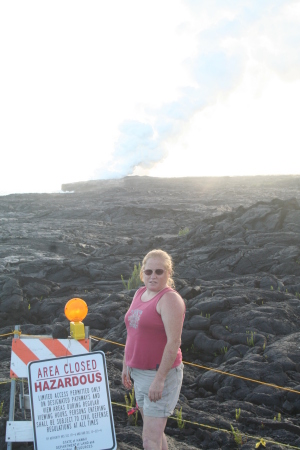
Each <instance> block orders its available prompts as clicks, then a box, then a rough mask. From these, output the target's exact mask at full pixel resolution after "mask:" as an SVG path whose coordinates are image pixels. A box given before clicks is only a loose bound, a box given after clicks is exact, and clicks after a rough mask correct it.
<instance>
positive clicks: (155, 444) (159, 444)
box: [140, 408, 168, 450]
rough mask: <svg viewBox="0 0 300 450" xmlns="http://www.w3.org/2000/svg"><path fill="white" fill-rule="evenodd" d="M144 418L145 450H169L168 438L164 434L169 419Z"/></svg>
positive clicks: (141, 410)
mask: <svg viewBox="0 0 300 450" xmlns="http://www.w3.org/2000/svg"><path fill="white" fill-rule="evenodd" d="M140 412H141V414H142V417H143V447H144V449H145V450H168V443H167V438H166V435H165V433H164V430H165V427H166V423H167V417H150V416H144V412H143V409H142V408H140Z"/></svg>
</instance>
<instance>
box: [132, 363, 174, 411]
mask: <svg viewBox="0 0 300 450" xmlns="http://www.w3.org/2000/svg"><path fill="white" fill-rule="evenodd" d="M156 373H157V372H156V371H155V370H141V369H134V368H132V369H131V373H130V375H131V378H132V379H133V381H134V392H135V398H136V401H137V404H138V406H139V407H140V408H143V413H144V415H145V416H151V417H169V416H171V415H172V414H173V411H174V408H175V406H176V405H177V402H178V399H179V394H180V389H181V385H182V378H183V364H182V363H181V364H180V365H179V366H177V367H174V368H173V369H171V370H170V371H169V373H168V375H167V378H166V380H165V385H164V390H163V393H162V398H161V399H160V400H158V401H157V402H151V401H150V400H149V397H148V392H149V388H150V385H151V383H152V381H153V380H154V378H155V375H156Z"/></svg>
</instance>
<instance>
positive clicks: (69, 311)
mask: <svg viewBox="0 0 300 450" xmlns="http://www.w3.org/2000/svg"><path fill="white" fill-rule="evenodd" d="M87 313H88V307H87V304H86V303H85V301H84V300H82V299H81V298H72V299H71V300H69V301H68V303H67V304H66V306H65V315H66V317H67V319H68V320H69V321H70V335H71V337H72V338H74V339H76V340H79V339H84V338H85V332H84V324H83V323H82V322H81V321H82V320H83V319H84V318H85V317H86V315H87Z"/></svg>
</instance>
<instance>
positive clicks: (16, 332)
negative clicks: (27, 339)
mask: <svg viewBox="0 0 300 450" xmlns="http://www.w3.org/2000/svg"><path fill="white" fill-rule="evenodd" d="M11 334H18V335H19V336H20V334H21V331H18V330H15V331H11V332H10V333H6V334H0V337H4V336H10V335H11Z"/></svg>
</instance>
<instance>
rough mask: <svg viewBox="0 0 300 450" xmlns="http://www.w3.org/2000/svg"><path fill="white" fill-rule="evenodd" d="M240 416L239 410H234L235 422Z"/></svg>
mask: <svg viewBox="0 0 300 450" xmlns="http://www.w3.org/2000/svg"><path fill="white" fill-rule="evenodd" d="M240 415H241V408H239V409H236V410H235V420H239V418H240Z"/></svg>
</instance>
